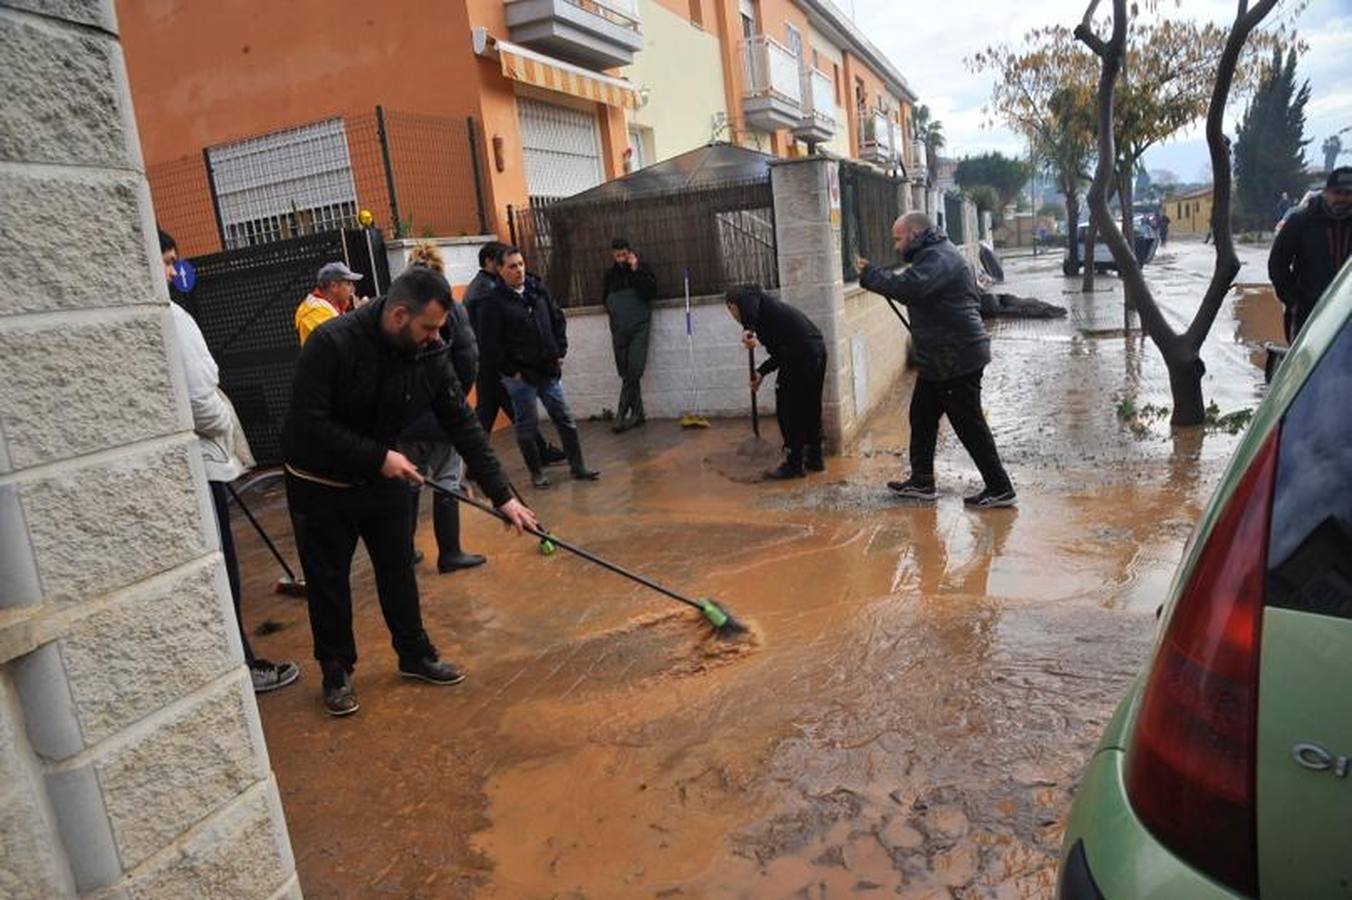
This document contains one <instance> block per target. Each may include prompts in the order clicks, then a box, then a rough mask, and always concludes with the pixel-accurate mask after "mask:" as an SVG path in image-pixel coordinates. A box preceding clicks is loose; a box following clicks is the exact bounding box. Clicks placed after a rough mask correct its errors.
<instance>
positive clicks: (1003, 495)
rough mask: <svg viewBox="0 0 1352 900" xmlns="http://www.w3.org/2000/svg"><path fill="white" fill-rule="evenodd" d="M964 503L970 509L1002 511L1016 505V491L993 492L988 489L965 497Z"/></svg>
mask: <svg viewBox="0 0 1352 900" xmlns="http://www.w3.org/2000/svg"><path fill="white" fill-rule="evenodd" d="M962 502H963V504H964V505H965V506H967V507H968V508H970V509H1000V508H1002V507H1006V506H1013V505H1014V491H1013V490H1008V491H992V490H991V489H990V488H986V489H985V490H983V491H982V492H981V493H979V494H976V495H974V496H971V497H963V498H962Z"/></svg>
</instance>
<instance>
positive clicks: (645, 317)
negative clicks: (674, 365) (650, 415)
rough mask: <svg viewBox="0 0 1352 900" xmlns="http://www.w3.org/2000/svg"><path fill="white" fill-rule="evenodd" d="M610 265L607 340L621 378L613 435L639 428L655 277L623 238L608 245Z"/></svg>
mask: <svg viewBox="0 0 1352 900" xmlns="http://www.w3.org/2000/svg"><path fill="white" fill-rule="evenodd" d="M610 253H611V260H612V263H613V265H612V266H611V267H610V268H609V269H608V270H606V280H605V297H604V298H603V299H604V302H605V307H606V314H607V315H608V316H609V318H610V340H611V345H612V347H613V348H614V350H615V371H616V373H617V374H618V375H619V376H620V402H619V403H618V404H617V405H616V407H615V428H614V430H615V433H616V434H619V433H621V432H624V431H628V430H629V429H631V428H635V427H637V426H639V425H642V424H643V423H644V421H645V420H646V418H647V417H646V416H644V414H643V394H642V392H641V390H640V382H641V381H642V380H643V370H644V369H645V368H647V366H648V338H649V333H650V331H651V324H652V316H653V296H654V295H655V294H656V293H657V278H656V277H655V276H654V275H653V270H652V269H650V268H648V266H647V265H646V264H644V263H641V262H639V260H638V254H637V253H635V252H634V248H633V247H631V246H630V245H629V241H627V240H625V239H624V238H615V240H613V241H612V242H611V245H610Z"/></svg>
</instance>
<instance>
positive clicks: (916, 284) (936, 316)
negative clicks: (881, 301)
mask: <svg viewBox="0 0 1352 900" xmlns="http://www.w3.org/2000/svg"><path fill="white" fill-rule="evenodd" d="M902 258H903V259H904V260H905V261H906V262H908V263H910V266H909V267H908V268H906V269H903V270H902V271H901V272H900V273H893V272H891V271H889V270H888V269H884V268H882V267H880V266H874V265H870V266H868V267H867V268H865V269H864V271H863V273H862V274H861V275H860V276H859V285H860V286H861V287H863V288H865V289H867V290H870V291H873V292H874V293H875V294H882V295H883V296H884V297H889V298H891V299H893V300H899V301H901V302H902V303H904V304H906V305H907V306H909V307H910V309H911V343H912V348H913V349H914V351H915V364H916V368H917V369H918V370H919V371H920V377H921V378H926V379H929V380H931V381H947V380H948V379H950V378H960V377H962V376H963V375H970V374H971V373H972V372H977V371H980V370H981V369H983V368H985V367H986V365H988V364H989V363H990V361H991V339H990V337H989V336H988V335H987V334H986V329H985V327H984V326H983V325H982V324H981V295H980V293H979V292H978V291H977V287H976V279H975V278H974V277H972V270H971V268H970V267H969V266H968V265H967V260H966V259H964V258H963V256H962V254H961V253H959V252H958V249H957V248H956V247H954V246H953V245H952V244H951V243H949V240H948V238H946V237H945V236H944V235H943V233H942V232H940V231H937V230H935V229H933V228H931V229H929V230H927V231H924V232H921V233H920V234H919V235H918V236H917V237H916V239H915V240H914V241H912V242H911V245H910V246H909V247H907V248H906V253H905V254H904V256H903V257H902Z"/></svg>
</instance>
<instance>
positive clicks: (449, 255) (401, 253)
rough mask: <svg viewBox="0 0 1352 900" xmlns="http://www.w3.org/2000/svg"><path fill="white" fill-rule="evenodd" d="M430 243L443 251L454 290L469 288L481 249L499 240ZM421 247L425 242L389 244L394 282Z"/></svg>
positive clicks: (482, 238) (452, 239) (476, 238)
mask: <svg viewBox="0 0 1352 900" xmlns="http://www.w3.org/2000/svg"><path fill="white" fill-rule="evenodd" d="M427 240H429V241H431V242H432V243H434V244H436V245H437V247H438V249H440V250H441V257H442V259H443V260H445V262H446V280H447V281H449V282H450V283H451V287H453V288H460V287H463V286H464V285H467V284H469V282H470V279H472V278H473V277H474V275H475V273H477V272H478V271H479V248H480V247H482V246H483V245H484V244H486V243H488V242H489V241H495V240H497V237H496V236H495V235H491V234H480V235H476V236H473V237H449V238H448V237H438V238H427ZM421 243H422V240H411V239H410V240H397V241H387V242H386V244H385V255H386V257H387V259H388V260H389V264H390V277H391V278H398V277H399V274H400V273H401V272H403V271H404V266H406V265H408V258H409V256H410V255H411V254H412V253H413V248H414V247H416V246H418V245H419V244H421ZM456 296H459V291H457V292H456Z"/></svg>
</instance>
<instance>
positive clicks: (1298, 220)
mask: <svg viewBox="0 0 1352 900" xmlns="http://www.w3.org/2000/svg"><path fill="white" fill-rule="evenodd" d="M1349 256H1352V215H1349V216H1344V217H1343V218H1341V219H1335V218H1334V217H1333V216H1332V215H1330V214H1329V211H1328V209H1327V208H1326V207H1325V206H1324V199H1323V197H1316V198H1315V199H1314V200H1312V201H1310V205H1309V206H1307V207H1305V208H1304V209H1298V210H1296V211H1295V212H1293V213H1291V215H1290V216H1288V217H1287V219H1286V224H1284V225H1283V226H1282V230H1281V231H1279V232H1277V237H1276V239H1275V240H1273V242H1272V250H1271V251H1269V253H1268V277H1269V278H1271V279H1272V286H1273V287H1274V288H1275V289H1276V291H1277V299H1278V300H1280V301H1282V305H1283V306H1285V307H1286V324H1287V337H1288V338H1294V337H1295V336H1296V333H1297V332H1298V331H1300V329H1301V326H1303V325H1304V324H1305V320H1306V319H1308V318H1309V317H1310V312H1311V311H1312V310H1313V309H1314V305H1315V303H1317V302H1318V301H1319V297H1320V295H1322V294H1323V293H1324V289H1325V288H1327V287H1328V286H1329V283H1330V282H1331V281H1333V278H1334V276H1335V275H1337V274H1338V272H1339V270H1340V269H1342V267H1343V264H1344V263H1346V262H1347V260H1348V257H1349Z"/></svg>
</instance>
